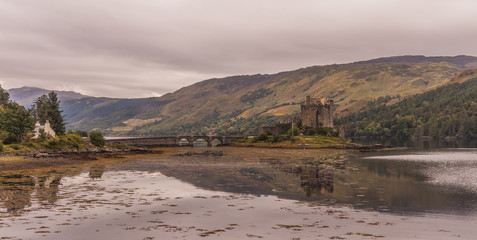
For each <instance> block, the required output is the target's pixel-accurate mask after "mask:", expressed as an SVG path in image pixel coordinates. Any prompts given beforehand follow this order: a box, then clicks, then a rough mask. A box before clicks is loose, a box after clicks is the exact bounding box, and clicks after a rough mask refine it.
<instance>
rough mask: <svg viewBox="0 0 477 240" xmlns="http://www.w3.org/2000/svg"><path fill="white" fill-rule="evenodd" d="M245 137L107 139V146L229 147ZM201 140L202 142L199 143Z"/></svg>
mask: <svg viewBox="0 0 477 240" xmlns="http://www.w3.org/2000/svg"><path fill="white" fill-rule="evenodd" d="M240 138H243V136H163V137H138V138H112V139H106V145H113V144H128V145H133V146H170V147H171V146H192V145H194V144H199V143H200V142H201V141H205V142H206V143H207V146H209V147H212V146H220V145H229V144H231V143H232V142H233V141H234V140H235V139H240ZM199 140H201V141H199Z"/></svg>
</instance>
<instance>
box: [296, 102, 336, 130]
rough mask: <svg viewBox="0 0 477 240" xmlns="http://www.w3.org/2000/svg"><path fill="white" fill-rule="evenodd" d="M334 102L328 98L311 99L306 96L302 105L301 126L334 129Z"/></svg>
mask: <svg viewBox="0 0 477 240" xmlns="http://www.w3.org/2000/svg"><path fill="white" fill-rule="evenodd" d="M333 116H334V112H333V100H331V99H328V98H326V97H322V98H320V99H318V98H311V97H310V96H306V99H305V103H304V104H302V105H301V113H300V118H301V125H302V126H304V127H311V128H318V127H328V128H333Z"/></svg>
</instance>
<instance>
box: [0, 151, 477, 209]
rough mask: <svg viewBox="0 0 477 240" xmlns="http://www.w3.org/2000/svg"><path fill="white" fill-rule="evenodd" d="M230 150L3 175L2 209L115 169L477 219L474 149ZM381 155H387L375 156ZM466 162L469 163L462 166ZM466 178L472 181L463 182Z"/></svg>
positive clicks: (244, 190) (213, 186)
mask: <svg viewBox="0 0 477 240" xmlns="http://www.w3.org/2000/svg"><path fill="white" fill-rule="evenodd" d="M177 151H179V150H177ZM187 151H190V149H187ZM197 151H202V150H200V149H197ZM223 151H224V154H223V155H210V154H195V155H184V154H183V155H178V154H177V152H174V153H171V154H170V155H169V156H166V157H164V156H161V155H157V156H146V157H145V156H141V158H147V157H149V159H138V158H132V159H130V160H127V161H126V160H125V162H122V164H117V163H115V162H109V163H108V164H99V163H95V164H90V165H88V166H82V167H77V168H71V167H65V168H57V169H56V170H51V169H46V170H31V171H22V172H4V173H3V174H2V175H1V176H0V206H1V208H3V209H5V210H6V211H7V212H10V213H15V212H18V211H20V210H22V209H25V208H28V207H31V206H33V205H35V204H38V205H41V206H46V205H54V204H55V203H56V202H57V201H58V199H59V198H60V196H59V192H60V190H61V188H62V185H61V183H62V179H63V178H64V177H65V176H77V175H79V174H80V173H81V172H83V173H84V176H85V177H87V178H88V181H94V180H96V179H100V178H104V175H105V174H106V173H108V172H109V173H110V174H113V175H114V173H115V172H116V171H118V172H119V171H140V172H144V173H148V174H152V173H154V172H160V173H161V174H164V175H166V176H170V177H174V178H176V179H179V180H182V181H184V182H187V183H191V184H193V185H195V186H196V187H198V188H201V189H206V190H213V191H224V192H233V193H240V194H252V195H255V196H262V195H276V196H278V197H280V198H286V199H294V200H300V201H309V202H315V203H319V204H346V205H352V206H354V207H358V208H370V209H376V210H381V211H391V212H397V213H419V212H436V213H447V212H453V213H459V214H475V213H477V190H476V189H477V187H475V188H474V186H477V183H475V182H477V181H476V177H475V176H477V161H473V158H472V157H473V156H472V155H469V154H474V153H473V152H472V151H468V150H454V151H448V152H446V154H447V155H445V156H443V155H442V154H440V155H439V156H440V157H443V158H445V159H450V160H451V161H441V162H439V161H430V162H422V161H409V160H407V158H409V157H411V156H412V155H416V154H415V153H414V154H410V153H406V154H404V153H402V152H399V155H398V152H381V153H366V154H359V155H352V156H347V157H343V156H341V155H333V154H328V153H326V152H316V151H300V150H277V149H268V150H263V149H262V150H257V149H248V150H247V154H245V153H244V151H243V148H240V149H234V148H225V149H224V150H223ZM290 151H294V152H290ZM419 153H421V154H422V155H425V156H428V158H433V157H432V156H434V155H432V154H429V152H428V151H425V152H424V151H421V152H419ZM378 154H379V155H380V156H376V155H378ZM296 155H299V157H297V156H296ZM386 155H392V156H399V157H392V156H386ZM422 155H419V156H422ZM461 156H465V157H466V159H468V160H466V161H459V160H458V159H459V157H461ZM469 157H470V158H469ZM452 159H453V160H452ZM456 159H457V160H456ZM469 159H470V160H469ZM146 175H147V174H146ZM146 175H145V176H146ZM459 177H464V178H466V179H467V180H466V179H464V180H462V179H460V180H459ZM133 180H134V179H133ZM456 182H457V183H462V184H461V185H458V187H456V186H457V185H452V184H449V183H456ZM85 194H87V193H85Z"/></svg>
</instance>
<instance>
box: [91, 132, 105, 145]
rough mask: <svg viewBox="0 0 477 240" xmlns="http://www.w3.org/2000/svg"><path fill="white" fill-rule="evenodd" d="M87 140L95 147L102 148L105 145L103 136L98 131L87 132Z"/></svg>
mask: <svg viewBox="0 0 477 240" xmlns="http://www.w3.org/2000/svg"><path fill="white" fill-rule="evenodd" d="M89 140H90V141H91V144H93V145H94V146H96V147H103V146H104V144H105V142H104V137H103V134H102V133H101V132H100V131H91V132H89Z"/></svg>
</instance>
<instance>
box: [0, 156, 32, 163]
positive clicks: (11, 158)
mask: <svg viewBox="0 0 477 240" xmlns="http://www.w3.org/2000/svg"><path fill="white" fill-rule="evenodd" d="M26 161H29V160H28V159H26V158H24V157H21V156H8V157H6V156H0V163H4V162H26Z"/></svg>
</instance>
